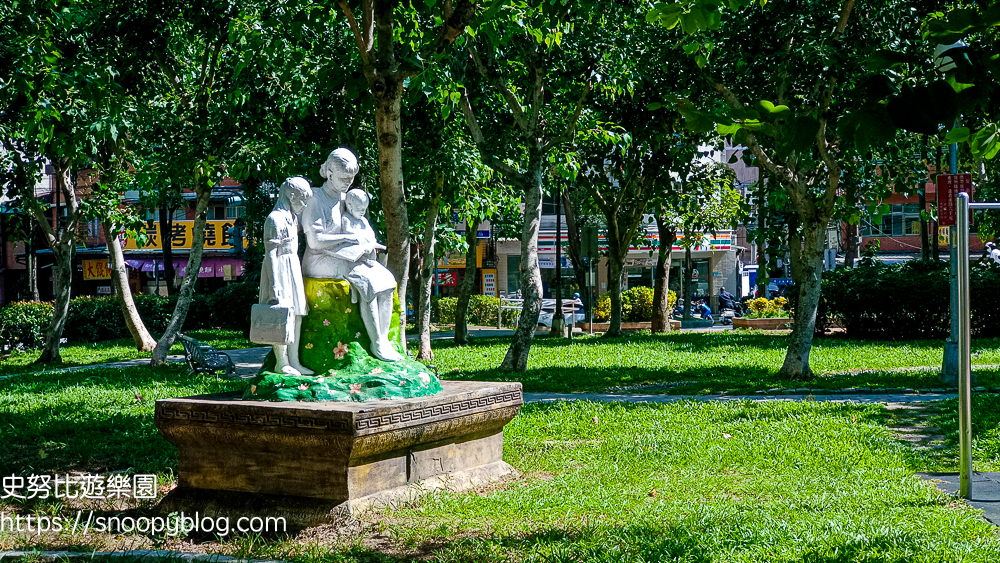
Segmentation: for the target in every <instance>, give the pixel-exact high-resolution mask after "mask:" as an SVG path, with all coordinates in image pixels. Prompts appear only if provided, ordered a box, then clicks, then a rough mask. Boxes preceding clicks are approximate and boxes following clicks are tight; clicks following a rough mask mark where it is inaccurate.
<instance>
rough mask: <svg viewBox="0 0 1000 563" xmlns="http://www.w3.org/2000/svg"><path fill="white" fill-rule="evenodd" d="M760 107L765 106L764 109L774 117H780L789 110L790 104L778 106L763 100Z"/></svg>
mask: <svg viewBox="0 0 1000 563" xmlns="http://www.w3.org/2000/svg"><path fill="white" fill-rule="evenodd" d="M760 107H762V108H764V111H766V112H767V113H768V114H769V115H770V116H772V117H778V116H780V115H783V114H785V113H786V112H787V111H788V106H776V105H774V104H773V103H771V102H769V101H767V100H761V101H760Z"/></svg>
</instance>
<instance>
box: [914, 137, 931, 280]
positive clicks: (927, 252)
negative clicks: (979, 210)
mask: <svg viewBox="0 0 1000 563" xmlns="http://www.w3.org/2000/svg"><path fill="white" fill-rule="evenodd" d="M921 138H922V140H923V142H922V143H921V144H920V161H921V162H923V163H924V166H925V167H926V165H927V135H921ZM926 191H927V172H926V170H925V171H924V177H923V178H921V179H920V186H919V188H918V189H917V193H918V194H919V196H920V197H919V200H918V203H919V205H920V215H921V217H920V258H922V259H924V260H930V258H931V241H930V237H929V235H930V233H928V232H927V221H924V218H923V214H924V213H925V212H926V211H927V194H926V193H925V192H926Z"/></svg>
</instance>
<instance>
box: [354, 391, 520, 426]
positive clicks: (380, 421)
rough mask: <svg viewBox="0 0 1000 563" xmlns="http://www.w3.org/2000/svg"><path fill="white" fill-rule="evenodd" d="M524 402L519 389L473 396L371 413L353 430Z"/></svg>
mask: <svg viewBox="0 0 1000 563" xmlns="http://www.w3.org/2000/svg"><path fill="white" fill-rule="evenodd" d="M523 402H524V400H523V398H522V397H521V391H520V390H517V391H509V392H507V393H501V394H498V395H488V396H486V397H474V398H471V399H466V400H464V401H456V402H454V403H446V404H443V405H434V406H431V407H427V408H423V409H415V410H411V411H402V412H395V413H391V414H383V415H372V416H369V417H366V418H361V419H359V420H357V421H355V423H354V429H355V430H358V431H360V430H373V429H376V428H380V427H385V426H392V425H395V424H405V423H407V422H413V421H418V420H425V421H426V420H429V419H434V418H440V417H446V416H454V415H458V414H463V413H466V412H468V411H475V410H479V409H483V408H488V407H495V406H512V405H519V404H522V403H523Z"/></svg>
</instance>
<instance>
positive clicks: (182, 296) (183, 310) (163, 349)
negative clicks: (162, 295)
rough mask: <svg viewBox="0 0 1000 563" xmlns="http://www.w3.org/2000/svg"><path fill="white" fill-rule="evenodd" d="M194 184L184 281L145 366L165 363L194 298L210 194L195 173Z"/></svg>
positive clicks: (208, 188) (207, 186) (206, 186)
mask: <svg viewBox="0 0 1000 563" xmlns="http://www.w3.org/2000/svg"><path fill="white" fill-rule="evenodd" d="M195 186H197V194H198V199H197V204H196V207H195V217H194V233H193V236H192V237H191V239H192V240H191V254H190V256H188V263H187V270H186V271H185V272H184V281H183V282H181V287H180V291H179V292H178V296H177V305H175V306H174V313H173V315H171V316H170V322H169V323H168V324H167V328H166V330H164V331H163V336H161V337H160V340H159V341H158V342H157V343H156V348H155V349H154V350H153V357H152V359H150V362H149V365H151V366H162V365H165V364H166V363H167V354H168V353H170V347H171V346H173V345H174V339H175V338H177V333H179V332H180V331H181V327H183V326H184V321H185V320H186V319H187V314H188V309H190V308H191V300H192V299H193V298H194V284H195V282H196V281H198V272H199V270H201V257H202V254H204V252H205V225H206V223H207V221H208V217H207V215H208V213H207V211H208V202H209V200H210V199H211V197H212V186H211V185H210V184H208V183H207V182H205V181H204V180H203V179H202V178H201V177H199V176H197V175H196V176H195Z"/></svg>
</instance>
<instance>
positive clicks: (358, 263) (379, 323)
mask: <svg viewBox="0 0 1000 563" xmlns="http://www.w3.org/2000/svg"><path fill="white" fill-rule="evenodd" d="M370 202H371V198H370V197H369V196H368V193H367V192H365V191H364V190H363V189H361V188H351V189H350V190H348V191H347V194H346V196H345V197H344V211H345V212H344V213H343V214H342V215H341V229H340V232H341V233H342V234H343V235H344V236H345V238H346V239H347V241H348V244H346V245H344V246H341V247H340V248H338V249H337V250H336V251H335V252H334V253H333V256H334V257H335V258H337V259H340V260H343V261H344V263H345V267H344V270H346V271H347V274H346V275H345V276H344V279H345V280H347V281H348V283H350V284H351V301H352V302H354V303H357V302H358V301H359V298H360V301H361V303H362V306H361V307H360V309H361V317H362V319H364V321H365V326H366V327H367V328H368V334H369V336H370V337H371V341H372V354H374V355H375V357H376V358H380V359H382V360H386V361H389V362H395V361H399V360H401V359H403V356H402V355H401V354H400V353H399V352H397V351H396V350H395V349H394V348H393V347H392V345H391V344H390V343H389V338H388V335H389V322H390V320H391V319H392V296H393V293H394V292H395V291H396V278H395V277H394V276H393V275H392V272H390V271H389V269H388V268H386V267H385V266H383V265H382V264H381V263H379V262H378V261H377V260H376V259H375V252H376V250H385V246H383V245H381V244H379V243H378V241H377V240H375V231H374V230H373V229H372V227H371V225H370V224H369V223H368V219H366V218H365V213H366V212H367V211H368V204H369V203H370Z"/></svg>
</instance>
